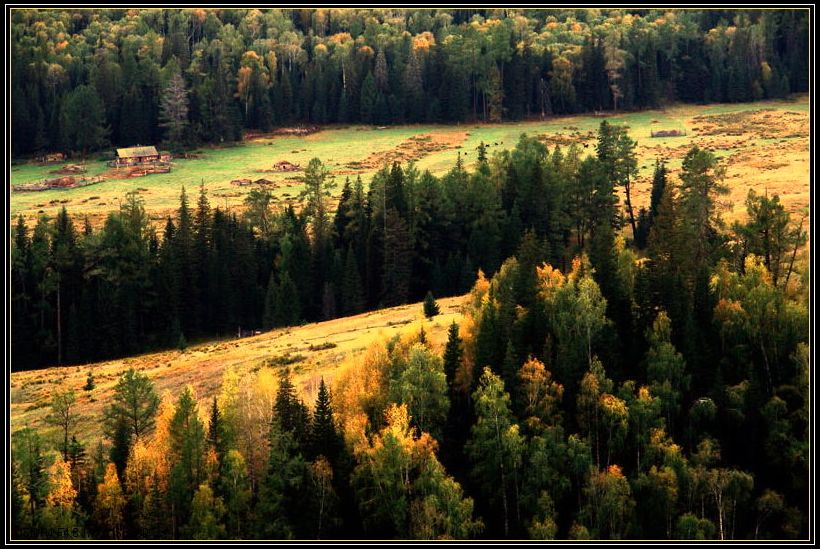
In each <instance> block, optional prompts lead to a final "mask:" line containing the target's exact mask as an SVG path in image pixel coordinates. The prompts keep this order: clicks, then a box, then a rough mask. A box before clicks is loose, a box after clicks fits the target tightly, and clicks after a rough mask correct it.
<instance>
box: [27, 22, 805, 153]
mask: <svg viewBox="0 0 820 549" xmlns="http://www.w3.org/2000/svg"><path fill="white" fill-rule="evenodd" d="M807 51H808V11H806V10H711V9H710V10H648V9H637V10H616V9H579V10H571V9H560V10H511V9H470V10H467V9H461V10H440V9H436V10H412V9H381V10H370V9H348V10H340V9H292V10H291V9H288V10H279V9H272V10H258V9H199V8H198V9H183V10H179V9H163V10H159V9H132V10H126V9H94V10H26V9H20V10H12V12H11V101H12V106H13V108H12V120H11V123H12V134H13V135H14V140H13V143H12V147H13V153H14V154H15V155H28V154H33V153H42V152H47V151H55V150H65V151H74V152H77V153H81V154H83V155H85V154H86V153H88V152H91V151H94V150H99V149H103V148H106V147H108V146H109V145H116V146H133V145H136V144H150V143H160V142H161V141H162V140H166V141H167V143H168V144H169V145H170V146H173V147H183V146H186V145H187V146H192V145H195V144H197V143H216V144H219V143H224V142H231V141H237V140H240V139H241V135H242V131H243V130H250V129H253V130H260V131H267V130H270V129H272V128H274V127H278V126H283V125H293V124H308V123H310V124H325V123H341V124H346V123H366V124H393V123H422V122H424V123H435V122H450V123H452V122H462V121H476V120H484V121H501V120H517V119H522V118H526V117H533V116H541V117H543V116H547V115H550V114H564V113H576V112H588V111H602V110H612V109H614V110H619V109H641V108H653V107H658V106H661V105H663V104H664V103H667V102H670V101H686V102H697V103H700V102H723V101H729V102H735V101H753V100H758V99H764V98H777V97H784V96H786V95H787V94H789V93H793V92H805V91H808V74H809V70H808V56H807V55H806V52H807Z"/></svg>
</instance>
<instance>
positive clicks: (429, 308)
mask: <svg viewBox="0 0 820 549" xmlns="http://www.w3.org/2000/svg"><path fill="white" fill-rule="evenodd" d="M439 312H440V311H439V306H438V303H436V298H434V297H433V292H427V295H425V296H424V316H426V317H427V318H433V317H434V316H436V315H438V314H439Z"/></svg>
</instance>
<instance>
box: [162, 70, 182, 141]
mask: <svg viewBox="0 0 820 549" xmlns="http://www.w3.org/2000/svg"><path fill="white" fill-rule="evenodd" d="M159 121H160V122H159V126H160V127H162V128H165V129H166V130H167V132H168V133H167V139H168V142H169V143H171V145H172V146H174V147H181V146H182V145H183V143H184V141H185V132H186V129H187V128H188V90H187V89H185V81H184V80H183V79H182V76H181V75H180V74H179V73H178V72H176V73H174V74H173V75H172V76H171V78H170V80H169V81H168V84H167V85H166V86H165V88H164V89H163V90H162V98H161V100H160V111H159Z"/></svg>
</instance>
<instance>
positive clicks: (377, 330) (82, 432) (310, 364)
mask: <svg viewBox="0 0 820 549" xmlns="http://www.w3.org/2000/svg"><path fill="white" fill-rule="evenodd" d="M462 300H463V298H462V297H451V298H445V299H439V300H438V304H439V307H440V309H441V314H440V315H438V316H436V317H434V318H432V319H429V320H427V319H425V318H424V314H423V312H422V304H421V303H414V304H410V305H402V306H399V307H393V308H390V309H381V310H378V311H372V312H369V313H363V314H360V315H357V316H352V317H346V318H338V319H335V320H330V321H327V322H318V323H314V324H306V325H304V326H298V327H291V328H283V329H279V330H272V331H270V332H264V333H262V334H260V335H257V336H253V337H247V338H242V339H229V340H222V341H219V342H210V343H203V344H200V345H194V346H191V347H189V348H188V349H187V350H186V351H184V352H180V351H177V350H174V351H164V352H159V353H151V354H146V355H140V356H136V357H130V358H125V359H118V360H111V361H106V362H99V363H94V364H86V365H82V366H65V367H54V368H47V369H43V370H31V371H26V372H15V373H12V374H11V430H12V432H14V431H16V430H18V429H21V428H23V427H27V426H28V427H35V428H37V429H44V428H45V429H47V428H48V426H47V424H46V423H45V421H44V418H45V416H46V415H47V414H48V412H49V399H50V398H51V395H52V394H53V393H54V392H55V391H58V390H64V389H69V388H71V389H74V391H75V392H76V393H77V397H78V403H79V409H80V413H81V415H82V416H83V420H82V421H81V422H80V425H79V427H78V433H77V434H78V438H79V439H80V440H86V441H91V440H96V438H98V436H99V433H100V419H101V417H102V410H103V408H104V407H105V406H107V405H108V404H109V403H110V400H111V395H112V392H113V387H114V385H115V384H116V382H117V379H118V378H119V376H120V375H121V374H122V373H123V372H124V371H126V370H127V369H129V368H135V369H137V370H139V371H141V372H142V373H144V374H146V375H147V376H148V377H150V378H151V380H152V381H153V382H154V385H155V387H156V389H157V392H158V393H159V394H160V395H162V394H164V393H165V392H166V391H170V393H171V394H172V395H174V396H175V397H176V395H177V394H178V393H179V392H180V391H181V389H182V388H183V387H184V386H185V385H187V384H190V385H192V386H193V388H194V390H195V391H196V394H197V397H198V398H199V400H200V402H203V399H205V398H209V397H211V396H212V395H213V394H214V393H215V392H216V391H217V390H218V389H219V387H220V384H221V381H222V374H223V372H224V371H225V369H226V368H228V367H229V366H232V367H233V368H234V369H235V371H236V372H237V373H238V374H239V375H244V374H247V373H250V372H252V371H255V370H257V369H259V368H273V369H276V370H278V369H280V368H282V367H283V366H282V365H281V362H284V361H285V360H279V361H278V362H279V363H280V365H275V364H271V362H274V363H275V362H277V359H287V358H290V359H294V358H296V357H300V356H301V357H303V359H302V360H299V361H297V362H294V363H292V365H291V368H292V371H293V372H294V374H295V375H294V377H295V381H296V383H297V386H298V387H299V389H300V390H301V392H302V396H303V397H304V398H305V399H306V400H308V401H311V400H312V399H313V398H314V396H315V392H316V390H317V386H318V383H319V379H320V378H321V377H324V379H325V380H326V381H329V382H332V379H333V377H334V375H335V373H336V369H337V367H338V366H339V365H340V364H341V363H342V361H343V360H344V359H345V358H347V357H348V356H350V355H355V354H357V353H360V352H362V351H363V350H364V349H365V348H366V347H367V346H368V345H369V344H370V343H371V342H372V341H374V340H377V339H379V338H381V337H387V338H389V337H392V336H394V335H396V334H399V333H404V332H405V331H408V330H412V331H417V330H419V329H420V328H421V326H424V330H425V333H426V334H427V337H428V339H429V340H430V341H431V343H432V344H433V345H435V346H443V345H444V343H445V341H446V339H447V328H448V326H449V325H450V323H452V322H453V321H454V320H455V321H456V322H459V321H460V320H461V312H460V305H461V303H462ZM266 361H270V362H269V363H268V364H266ZM89 371H91V372H93V373H94V380H95V383H96V388H95V389H94V390H93V391H90V392H87V391H84V390H83V386H84V385H85V382H86V378H87V376H88V372H89Z"/></svg>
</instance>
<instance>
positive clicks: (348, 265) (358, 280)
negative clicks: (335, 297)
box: [341, 244, 365, 315]
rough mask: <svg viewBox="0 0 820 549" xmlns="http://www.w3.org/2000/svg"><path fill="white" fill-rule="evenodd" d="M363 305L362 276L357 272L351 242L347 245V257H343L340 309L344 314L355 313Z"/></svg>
mask: <svg viewBox="0 0 820 549" xmlns="http://www.w3.org/2000/svg"><path fill="white" fill-rule="evenodd" d="M364 306H365V302H364V292H363V290H362V277H361V275H360V274H359V265H358V262H357V261H356V254H355V253H354V251H353V245H352V244H351V245H349V246H348V247H347V257H346V259H345V268H344V280H343V281H342V303H341V309H342V312H343V313H344V314H345V315H355V314H359V313H361V312H362V311H363V310H364Z"/></svg>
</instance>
